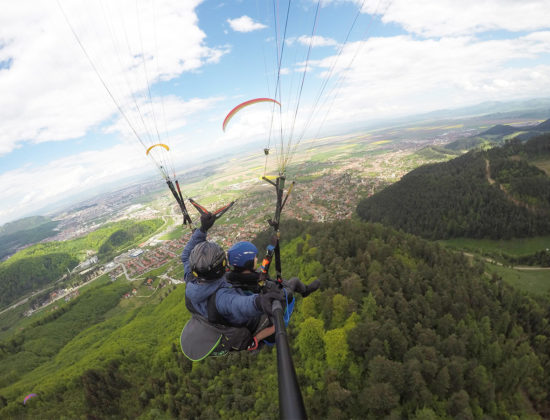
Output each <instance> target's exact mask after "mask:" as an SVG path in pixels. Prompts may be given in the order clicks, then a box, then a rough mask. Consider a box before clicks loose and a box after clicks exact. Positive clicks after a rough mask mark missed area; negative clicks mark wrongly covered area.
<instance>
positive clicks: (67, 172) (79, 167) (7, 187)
mask: <svg viewBox="0 0 550 420" xmlns="http://www.w3.org/2000/svg"><path fill="white" fill-rule="evenodd" d="M147 165H150V164H149V163H148V162H147V159H146V158H145V154H144V153H143V151H142V150H140V148H139V147H136V146H135V144H127V145H117V146H115V147H112V148H109V149H106V150H102V151H91V152H84V153H80V154H78V155H72V156H68V157H65V158H62V159H57V160H54V161H51V162H49V163H48V164H45V165H41V166H34V167H29V166H26V167H22V168H18V169H15V170H12V171H8V172H4V173H2V174H0V185H2V201H3V202H8V203H10V205H9V206H4V205H3V206H1V207H0V220H10V219H13V218H16V217H18V216H20V215H22V214H28V213H29V211H31V210H32V209H39V208H41V207H43V206H45V205H47V204H49V203H51V202H53V201H56V200H61V199H63V198H65V197H67V196H68V195H71V194H75V193H77V192H82V191H86V190H89V189H91V188H93V187H96V186H98V185H101V184H103V183H106V182H112V181H113V180H116V179H118V178H122V177H127V176H131V175H133V174H136V173H138V172H140V171H142V170H143V167H144V166H147ZM151 168H153V166H151ZM14 180H17V182H14ZM37 180H39V182H38V183H37ZM21 185H26V186H30V185H33V186H34V187H33V188H27V189H25V190H24V191H23V192H22V190H21ZM35 187H38V189H37V188H35Z"/></svg>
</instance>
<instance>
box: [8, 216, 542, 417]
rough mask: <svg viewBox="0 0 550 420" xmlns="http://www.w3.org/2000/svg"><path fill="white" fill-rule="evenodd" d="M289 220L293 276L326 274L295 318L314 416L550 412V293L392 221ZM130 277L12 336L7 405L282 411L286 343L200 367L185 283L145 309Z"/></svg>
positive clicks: (74, 412) (104, 413) (287, 267)
mask: <svg viewBox="0 0 550 420" xmlns="http://www.w3.org/2000/svg"><path fill="white" fill-rule="evenodd" d="M285 227H289V229H287V230H285ZM282 228H283V231H284V232H287V238H288V239H289V240H287V242H286V243H285V244H284V246H283V248H282V258H283V270H284V272H285V274H286V276H292V275H298V276H300V277H301V278H302V279H303V280H304V281H306V282H309V281H311V280H312V279H314V278H315V277H319V278H320V279H321V282H322V288H321V290H320V291H319V292H316V293H314V294H313V295H312V296H310V297H308V298H306V299H301V298H300V299H298V303H297V305H296V309H295V313H294V315H293V318H292V320H291V323H290V326H289V336H290V341H291V345H292V353H293V357H294V363H295V366H296V369H297V374H298V378H299V381H300V384H301V389H302V393H303V396H304V401H305V404H306V408H307V411H308V415H309V417H310V418H330V419H333V418H383V417H385V416H387V415H390V416H391V417H392V418H445V417H446V418H451V417H454V418H457V417H462V418H473V417H474V416H475V417H479V418H482V417H483V416H488V417H493V418H507V417H510V416H512V415H521V414H527V413H529V414H530V415H532V416H533V415H534V416H536V415H537V414H538V415H540V416H541V417H547V416H548V414H550V411H549V410H550V407H549V405H548V398H547V390H548V389H550V382H549V380H550V379H549V378H550V347H549V346H548V345H547V343H548V340H549V339H550V329H549V326H548V323H547V322H545V318H546V317H548V315H549V313H550V307H549V304H548V301H547V300H543V299H541V300H539V301H535V300H533V299H531V298H527V297H525V296H523V295H521V294H520V293H518V292H516V291H514V290H512V289H511V288H510V287H508V286H507V285H505V284H503V282H502V281H501V280H500V279H499V278H498V277H497V276H493V277H488V276H486V275H485V274H484V272H485V269H484V266H483V264H482V263H476V264H475V265H473V266H471V265H470V264H469V263H468V261H467V260H466V259H465V257H463V256H462V255H459V254H455V253H452V252H450V251H447V250H444V249H443V248H441V247H439V246H438V245H436V244H433V243H429V242H427V241H425V240H422V239H419V238H418V237H414V236H411V235H407V234H404V233H399V232H395V231H393V230H392V229H389V228H385V227H383V226H381V225H375V224H368V223H360V222H352V221H343V222H342V221H341V222H338V223H331V224H303V223H301V224H297V223H288V222H285V223H284V225H283V226H282ZM290 232H291V233H290ZM129 287H132V286H131V285H130V284H128V283H125V282H124V281H121V280H117V281H116V282H114V283H111V282H109V281H107V282H106V283H105V284H104V285H102V286H99V287H97V288H95V289H93V290H92V291H90V292H88V293H87V294H83V295H82V296H81V297H80V298H79V299H78V300H76V301H75V302H74V303H73V302H71V305H70V306H68V307H66V309H64V310H63V312H54V313H52V315H51V316H49V317H47V318H44V319H42V320H41V321H40V322H37V323H35V324H34V325H32V326H30V327H28V328H26V329H25V330H24V331H22V332H19V333H17V334H16V335H14V336H13V337H12V338H11V339H10V340H6V341H4V342H2V343H1V346H0V367H1V368H2V371H3V372H7V376H4V379H3V381H2V382H1V383H0V417H2V418H17V417H27V418H37V417H39V418H44V419H49V418H52V419H54V418H55V419H57V418H63V417H65V418H80V417H84V416H88V417H94V418H142V419H151V418H208V419H218V418H222V419H232V418H243V417H246V418H265V419H274V418H277V413H278V407H277V406H278V402H277V372H276V366H277V363H276V352H275V351H274V350H273V349H269V348H266V349H264V350H262V351H261V352H260V353H259V354H251V353H247V352H241V353H239V354H232V355H230V356H227V357H222V358H209V359H207V360H205V361H203V362H200V363H196V364H194V365H191V362H189V361H188V360H187V359H185V357H184V356H183V355H182V354H181V350H180V349H179V343H178V340H179V334H180V331H181V328H182V327H183V326H184V325H185V322H186V320H187V319H188V318H189V313H188V312H187V310H186V309H185V304H184V292H185V286H184V285H179V286H177V287H172V288H171V289H170V290H166V291H163V292H162V295H157V296H156V297H154V298H151V299H150V300H148V301H147V302H146V303H143V304H141V305H140V306H137V307H136V306H128V305H130V303H129V301H127V300H120V303H117V301H119V299H120V298H118V296H121V295H122V294H123V293H124V291H125V290H127V289H128V288H129ZM59 311H61V309H60V310H59ZM29 392H34V393H36V394H37V395H38V397H35V398H34V399H33V400H31V401H30V402H29V403H28V404H27V405H26V406H24V405H23V404H22V403H21V401H22V400H23V397H24V396H25V395H26V394H28V393H29Z"/></svg>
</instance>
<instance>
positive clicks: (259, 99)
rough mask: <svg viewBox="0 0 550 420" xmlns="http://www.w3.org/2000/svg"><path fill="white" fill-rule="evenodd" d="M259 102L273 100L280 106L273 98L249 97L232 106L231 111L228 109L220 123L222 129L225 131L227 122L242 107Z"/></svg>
mask: <svg viewBox="0 0 550 420" xmlns="http://www.w3.org/2000/svg"><path fill="white" fill-rule="evenodd" d="M261 102H273V103H275V104H277V105H279V106H281V103H280V102H278V101H276V100H275V99H271V98H256V99H251V100H249V101H246V102H243V103H242V104H239V105H237V106H236V107H235V108H233V109H232V110H231V111H229V114H227V116H226V117H225V119H224V120H223V125H222V129H223V131H225V127H227V124H228V123H229V121H231V119H232V118H233V117H234V116H235V114H236V113H237V112H239V111H240V110H241V109H243V108H246V107H247V106H250V105H254V104H258V103H261Z"/></svg>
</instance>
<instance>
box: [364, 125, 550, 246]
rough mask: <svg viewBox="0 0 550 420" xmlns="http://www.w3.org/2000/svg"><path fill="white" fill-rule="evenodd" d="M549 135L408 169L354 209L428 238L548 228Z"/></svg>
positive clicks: (516, 234)
mask: <svg viewBox="0 0 550 420" xmlns="http://www.w3.org/2000/svg"><path fill="white" fill-rule="evenodd" d="M544 158H546V159H547V160H550V135H545V136H540V137H538V138H535V139H532V140H530V141H528V142H527V143H525V144H522V143H521V142H519V141H513V142H510V143H508V144H507V145H505V146H503V147H500V148H494V149H490V150H488V151H471V152H468V153H467V154H465V155H463V156H460V157H458V158H456V159H453V160H451V161H448V162H444V163H438V164H433V165H426V166H423V167H420V168H417V169H415V170H414V171H411V172H410V173H408V174H407V175H405V176H404V177H403V178H402V179H401V180H400V181H398V182H397V183H395V184H393V185H391V186H389V187H387V188H386V189H384V190H382V191H381V192H379V193H377V194H375V195H374V196H372V197H369V198H366V199H364V200H362V201H361V202H360V203H359V204H358V206H357V213H358V215H359V216H360V217H361V218H362V219H364V220H368V221H374V222H382V223H384V224H388V225H390V226H392V227H394V228H396V229H403V230H405V231H407V232H410V233H414V234H417V235H421V236H423V237H426V238H430V239H445V238H453V237H471V238H493V239H500V238H511V237H529V236H536V235H544V234H548V233H550V178H549V177H548V175H547V174H546V173H545V172H544V171H542V170H541V169H539V168H537V167H536V166H534V165H532V164H530V162H531V161H533V160H537V161H538V162H540V161H541V159H544Z"/></svg>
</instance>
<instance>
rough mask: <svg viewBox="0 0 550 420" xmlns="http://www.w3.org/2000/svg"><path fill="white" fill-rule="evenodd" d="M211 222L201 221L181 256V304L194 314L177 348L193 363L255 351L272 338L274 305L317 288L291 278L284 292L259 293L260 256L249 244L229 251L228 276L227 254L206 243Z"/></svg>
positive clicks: (208, 219) (204, 217)
mask: <svg viewBox="0 0 550 420" xmlns="http://www.w3.org/2000/svg"><path fill="white" fill-rule="evenodd" d="M215 220H216V217H215V216H214V215H213V214H211V213H206V214H203V215H202V216H201V227H200V229H197V230H195V232H194V233H193V235H192V236H191V239H190V240H189V242H188V243H187V244H186V246H185V248H184V250H183V252H182V255H181V259H182V262H183V265H184V279H185V282H186V291H185V303H186V306H187V308H188V310H189V311H190V312H191V313H192V318H191V320H190V321H189V322H188V323H187V325H186V326H185V328H184V330H183V332H182V336H181V345H182V350H183V352H184V354H185V355H186V356H187V357H188V358H190V359H191V360H194V361H196V360H202V359H203V358H204V357H206V356H208V355H221V354H225V353H227V352H228V351H235V350H245V349H249V350H253V349H256V348H258V343H259V342H260V341H261V340H262V339H264V338H266V337H269V336H271V335H272V334H273V333H274V327H273V325H272V323H271V321H270V319H269V316H271V315H273V314H272V312H271V311H272V309H271V308H272V304H273V301H275V300H278V301H281V303H283V306H284V304H285V303H286V301H288V291H296V292H298V293H301V294H302V295H303V296H307V295H308V294H310V293H312V292H313V291H315V290H317V289H318V288H319V281H318V280H316V281H314V282H313V283H311V284H310V285H308V286H306V285H304V284H303V283H302V282H300V280H299V279H298V278H293V279H291V280H289V281H288V282H285V283H283V284H284V285H285V286H286V287H285V288H283V289H281V288H279V287H278V286H277V285H274V287H265V288H264V290H262V291H260V289H259V287H258V279H259V274H258V273H257V272H255V268H256V262H257V253H258V250H257V249H256V247H255V246H254V245H253V244H252V243H250V242H239V243H237V244H235V245H233V246H232V247H231V249H230V250H229V252H228V256H229V264H230V266H231V269H232V271H230V272H228V273H226V266H227V257H226V254H225V252H224V251H223V249H222V248H221V247H220V246H219V245H218V244H216V243H214V242H210V241H207V239H206V237H207V231H208V229H210V228H211V227H212V226H213V225H214V222H215ZM285 290H287V292H285ZM285 295H286V296H285Z"/></svg>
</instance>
